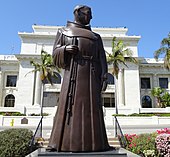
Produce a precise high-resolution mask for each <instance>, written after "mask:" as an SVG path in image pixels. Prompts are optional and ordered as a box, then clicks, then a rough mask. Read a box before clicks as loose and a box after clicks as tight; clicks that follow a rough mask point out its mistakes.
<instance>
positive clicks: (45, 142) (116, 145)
mask: <svg viewBox="0 0 170 157" xmlns="http://www.w3.org/2000/svg"><path fill="white" fill-rule="evenodd" d="M108 142H109V145H110V146H112V147H114V148H120V147H121V145H120V141H119V139H118V138H115V137H108ZM37 143H39V145H40V147H44V148H46V147H47V146H48V143H49V139H42V140H41V141H38V142H37Z"/></svg>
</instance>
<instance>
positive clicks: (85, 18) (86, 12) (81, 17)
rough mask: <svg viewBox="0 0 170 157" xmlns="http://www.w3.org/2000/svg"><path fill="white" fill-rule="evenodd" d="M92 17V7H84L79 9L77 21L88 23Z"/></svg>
mask: <svg viewBox="0 0 170 157" xmlns="http://www.w3.org/2000/svg"><path fill="white" fill-rule="evenodd" d="M91 19H92V12H91V9H90V8H88V7H84V8H81V9H80V10H79V12H78V18H77V20H78V21H77V22H79V23H81V24H83V25H88V24H89V23H90V20H91Z"/></svg>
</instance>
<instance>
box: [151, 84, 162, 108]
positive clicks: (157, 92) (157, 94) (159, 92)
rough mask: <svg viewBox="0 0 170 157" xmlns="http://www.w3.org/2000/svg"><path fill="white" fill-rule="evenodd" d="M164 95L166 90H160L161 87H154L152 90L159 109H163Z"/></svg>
mask: <svg viewBox="0 0 170 157" xmlns="http://www.w3.org/2000/svg"><path fill="white" fill-rule="evenodd" d="M163 93H164V89H162V88H160V87H154V88H153V89H152V90H151V94H152V95H153V96H154V97H155V98H156V99H157V103H158V106H159V107H163V106H162V103H161V101H162V94H163Z"/></svg>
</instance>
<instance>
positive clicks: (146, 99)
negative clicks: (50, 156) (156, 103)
mask: <svg viewBox="0 0 170 157" xmlns="http://www.w3.org/2000/svg"><path fill="white" fill-rule="evenodd" d="M142 107H143V108H152V99H151V98H150V96H148V95H145V96H143V97H142Z"/></svg>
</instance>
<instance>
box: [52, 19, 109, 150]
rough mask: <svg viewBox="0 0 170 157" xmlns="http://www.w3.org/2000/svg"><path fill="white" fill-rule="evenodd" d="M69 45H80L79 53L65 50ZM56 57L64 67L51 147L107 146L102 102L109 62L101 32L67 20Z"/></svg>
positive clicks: (58, 34) (69, 148) (60, 32)
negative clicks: (102, 91)
mask: <svg viewBox="0 0 170 157" xmlns="http://www.w3.org/2000/svg"><path fill="white" fill-rule="evenodd" d="M66 45H77V46H78V47H79V52H78V54H76V55H72V54H70V53H68V52H66V51H65V47H66ZM53 59H54V64H55V65H56V66H57V67H59V68H63V69H65V71H64V78H63V82H62V88H61V93H60V97H59V103H58V109H57V113H56V116H55V118H54V124H53V129H52V133H51V137H50V142H49V147H51V148H54V149H56V150H57V151H71V152H87V151H88V152H91V151H105V150H108V149H109V145H108V141H107V136H106V130H105V124H104V117H103V111H102V104H101V90H102V83H103V76H104V74H106V73H107V62H106V56H105V51H104V48H103V43H102V40H101V37H100V35H99V34H97V33H94V32H92V31H91V29H90V27H87V26H83V25H80V24H77V23H73V22H68V23H67V26H66V27H64V28H61V29H59V30H58V32H57V36H56V40H55V44H54V48H53Z"/></svg>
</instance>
